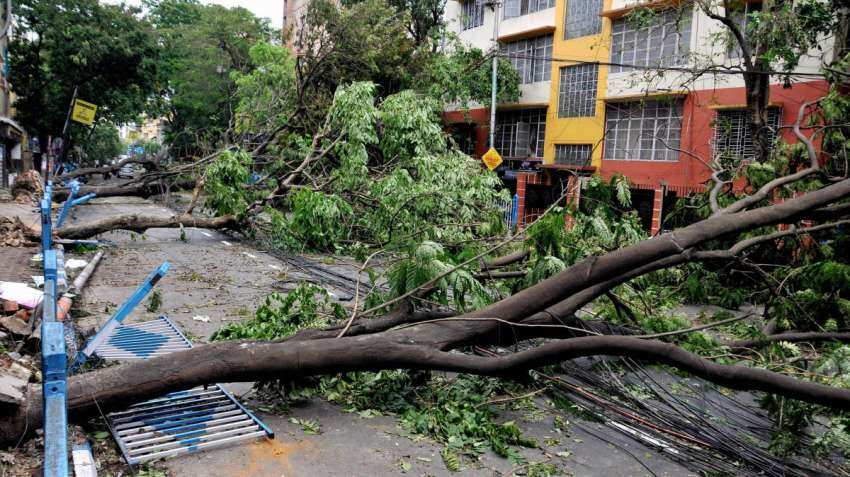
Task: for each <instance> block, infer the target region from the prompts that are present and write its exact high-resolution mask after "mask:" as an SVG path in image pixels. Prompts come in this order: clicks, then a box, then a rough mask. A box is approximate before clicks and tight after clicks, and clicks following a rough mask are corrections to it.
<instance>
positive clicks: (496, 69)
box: [490, 0, 499, 148]
mask: <svg viewBox="0 0 850 477" xmlns="http://www.w3.org/2000/svg"><path fill="white" fill-rule="evenodd" d="M491 5H493V49H494V51H493V76H492V78H491V79H490V89H491V91H490V147H492V148H495V147H496V90H497V86H498V81H497V78H498V74H499V2H498V1H496V0H494V1H493V3H492V4H491Z"/></svg>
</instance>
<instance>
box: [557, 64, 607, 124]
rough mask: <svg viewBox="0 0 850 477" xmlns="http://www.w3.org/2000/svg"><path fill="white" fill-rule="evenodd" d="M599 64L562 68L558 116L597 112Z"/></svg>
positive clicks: (583, 114) (575, 115)
mask: <svg viewBox="0 0 850 477" xmlns="http://www.w3.org/2000/svg"><path fill="white" fill-rule="evenodd" d="M598 75H599V67H598V66H597V65H575V66H565V67H563V68H561V78H560V84H559V85H558V117H561V118H574V117H582V116H594V115H595V114H596V83H597V78H598Z"/></svg>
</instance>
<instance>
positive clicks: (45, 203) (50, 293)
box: [41, 182, 68, 477]
mask: <svg viewBox="0 0 850 477" xmlns="http://www.w3.org/2000/svg"><path fill="white" fill-rule="evenodd" d="M52 192H53V184H52V183H51V182H48V183H47V186H46V187H45V188H44V198H43V199H42V200H41V247H42V250H41V256H42V261H43V263H44V296H43V298H42V300H41V303H42V305H41V306H42V317H43V318H42V323H41V369H42V374H43V376H44V382H43V384H42V393H43V396H44V476H45V477H67V475H68V409H67V386H66V384H67V377H68V372H67V364H68V360H67V358H66V357H65V327H64V325H63V324H62V323H61V322H58V321H56V299H57V296H56V295H57V293H56V288H57V278H58V270H57V267H58V264H57V258H56V251H55V250H53V230H52V218H51V213H52V209H53V206H52Z"/></svg>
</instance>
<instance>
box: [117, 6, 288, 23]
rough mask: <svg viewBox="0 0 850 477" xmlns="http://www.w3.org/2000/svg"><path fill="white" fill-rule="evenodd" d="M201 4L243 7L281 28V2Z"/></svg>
mask: <svg viewBox="0 0 850 477" xmlns="http://www.w3.org/2000/svg"><path fill="white" fill-rule="evenodd" d="M103 2H104V3H122V0H103ZM123 3H126V4H128V5H135V6H139V5H140V4H141V2H140V1H139V0H124V1H123ZM201 3H207V4H209V3H215V4H218V5H224V6H225V7H244V8H247V9H248V10H251V12H253V13H254V15H257V16H258V17H265V18H268V19H270V20H271V22H272V26H274V27H275V28H281V27H282V26H283V25H282V24H283V0H201Z"/></svg>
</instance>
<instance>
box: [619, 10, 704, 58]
mask: <svg viewBox="0 0 850 477" xmlns="http://www.w3.org/2000/svg"><path fill="white" fill-rule="evenodd" d="M635 23H636V22H635V21H634V20H632V19H629V18H620V19H618V20H614V23H613V29H612V33H611V63H616V64H621V65H635V66H648V67H662V66H674V65H681V64H684V63H685V62H686V60H687V56H688V52H690V42H691V9H690V8H686V9H684V10H682V11H678V10H665V11H663V12H659V13H657V14H656V16H655V17H653V18H652V19H650V20H649V22H648V24H646V25H636V24H635ZM628 69H629V68H628V67H627V66H612V67H611V72H613V73H616V72H619V71H625V70H628Z"/></svg>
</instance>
